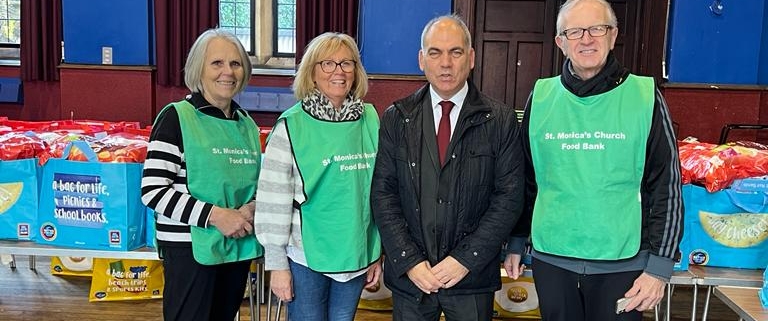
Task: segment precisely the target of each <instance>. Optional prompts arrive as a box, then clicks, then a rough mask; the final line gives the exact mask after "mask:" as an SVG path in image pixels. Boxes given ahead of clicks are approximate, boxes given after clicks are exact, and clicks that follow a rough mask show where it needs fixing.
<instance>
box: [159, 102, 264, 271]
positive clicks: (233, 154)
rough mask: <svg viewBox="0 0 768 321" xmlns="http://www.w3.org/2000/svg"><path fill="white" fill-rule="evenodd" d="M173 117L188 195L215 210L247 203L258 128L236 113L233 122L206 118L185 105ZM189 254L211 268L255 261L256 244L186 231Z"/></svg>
mask: <svg viewBox="0 0 768 321" xmlns="http://www.w3.org/2000/svg"><path fill="white" fill-rule="evenodd" d="M170 106H174V107H175V108H176V112H177V113H178V114H179V123H180V124H181V132H182V137H184V155H185V158H186V163H187V187H188V189H189V193H190V194H191V195H192V196H194V197H195V198H197V199H198V200H201V201H203V202H207V203H211V204H214V205H216V206H218V207H221V208H229V209H237V208H240V207H241V206H243V205H244V204H246V203H248V202H250V201H251V200H253V196H254V195H255V193H256V186H257V181H258V178H259V170H260V169H261V143H260V141H259V128H258V127H257V126H256V123H254V121H253V119H251V117H250V116H249V115H248V114H247V113H245V112H239V114H238V115H239V117H238V121H233V120H225V119H219V118H216V117H212V116H208V115H206V114H204V113H202V112H200V111H198V110H197V109H195V107H194V106H192V105H191V104H190V103H188V102H186V101H181V102H177V103H174V104H171V105H168V106H166V108H169V107H170ZM191 234H192V235H191V236H192V252H193V254H194V257H195V260H196V261H197V262H199V263H200V264H205V265H213V264H221V263H227V262H237V261H243V260H250V259H254V258H257V257H259V256H261V255H262V254H263V248H262V247H261V244H259V242H258V241H257V240H256V236H255V235H253V234H251V235H248V236H246V237H243V238H228V237H225V236H224V235H223V234H221V232H219V230H218V229H216V227H213V226H209V227H208V228H201V227H197V226H191Z"/></svg>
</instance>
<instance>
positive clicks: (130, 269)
mask: <svg viewBox="0 0 768 321" xmlns="http://www.w3.org/2000/svg"><path fill="white" fill-rule="evenodd" d="M164 283H165V280H164V278H163V263H162V261H157V260H120V259H94V260H93V279H92V280H91V291H90V293H89V295H88V301H89V302H99V301H122V300H143V299H159V298H162V297H163V285H164Z"/></svg>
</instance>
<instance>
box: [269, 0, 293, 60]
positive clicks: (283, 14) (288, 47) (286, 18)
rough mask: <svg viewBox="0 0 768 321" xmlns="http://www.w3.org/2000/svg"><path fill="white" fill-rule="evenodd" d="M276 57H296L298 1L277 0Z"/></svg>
mask: <svg viewBox="0 0 768 321" xmlns="http://www.w3.org/2000/svg"><path fill="white" fill-rule="evenodd" d="M275 12H276V13H277V19H276V20H277V28H276V29H275V33H276V34H277V35H276V36H275V44H274V48H275V49H276V50H275V52H274V55H275V56H289V57H294V56H295V55H296V0H277V10H275Z"/></svg>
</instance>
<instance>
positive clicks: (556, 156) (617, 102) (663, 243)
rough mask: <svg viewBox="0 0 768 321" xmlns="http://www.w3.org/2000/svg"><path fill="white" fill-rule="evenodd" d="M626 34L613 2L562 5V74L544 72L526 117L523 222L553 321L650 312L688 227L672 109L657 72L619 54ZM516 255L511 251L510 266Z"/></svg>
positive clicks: (579, 0) (543, 307)
mask: <svg viewBox="0 0 768 321" xmlns="http://www.w3.org/2000/svg"><path fill="white" fill-rule="evenodd" d="M618 32H619V31H618V27H617V21H616V15H615V13H614V12H613V10H612V9H611V5H610V4H609V3H608V2H606V1H605V0H569V1H567V2H566V3H565V4H563V6H562V7H561V8H560V12H559V14H558V17H557V36H556V37H555V42H556V44H557V46H558V47H559V48H560V49H561V50H562V51H563V54H564V55H565V57H566V60H565V63H564V64H563V72H562V74H561V75H560V76H558V77H553V78H547V79H541V80H539V81H537V82H536V85H535V87H534V89H533V93H532V94H531V95H530V97H529V99H528V103H527V106H526V109H525V114H524V116H523V122H522V129H521V134H520V135H521V137H522V141H523V149H524V153H525V155H526V163H525V164H526V170H525V173H526V183H527V189H526V197H525V200H526V202H525V204H526V206H525V210H524V217H525V219H521V224H519V225H520V226H521V227H522V226H525V225H528V226H530V228H531V239H532V243H533V265H532V268H533V276H534V279H535V284H536V290H537V293H538V297H539V305H540V311H541V314H542V318H543V319H544V320H548V321H590V320H622V321H624V320H638V321H639V320H642V313H641V311H644V310H648V309H651V308H653V307H654V306H655V305H656V304H657V303H658V302H659V301H660V300H661V298H662V296H663V290H664V285H665V281H667V280H669V278H670V275H671V274H672V268H673V264H674V261H673V258H674V257H675V255H676V254H677V251H678V245H679V242H680V238H681V236H682V216H683V204H682V199H681V179H680V161H679V157H678V152H677V141H676V139H675V135H674V133H673V130H672V121H671V119H670V115H669V110H668V109H667V106H666V103H665V102H664V98H663V97H662V96H661V93H659V91H658V89H656V88H655V84H654V81H653V78H649V77H640V76H636V75H633V74H631V73H630V72H629V71H628V70H627V69H626V68H624V67H623V66H622V65H621V63H619V61H617V60H616V58H615V57H614V55H613V54H612V52H611V50H612V49H613V46H614V44H615V42H616V37H617V35H618ZM531 218H532V221H531ZM516 252H518V253H519V252H520V249H517V251H516ZM516 260H519V255H517V254H510V255H508V260H507V262H505V265H506V264H507V263H512V262H513V261H516ZM617 301H620V302H623V303H624V304H619V302H617ZM617 313H618V314H617Z"/></svg>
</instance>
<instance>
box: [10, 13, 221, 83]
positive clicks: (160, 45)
mask: <svg viewBox="0 0 768 321" xmlns="http://www.w3.org/2000/svg"><path fill="white" fill-rule="evenodd" d="M24 1H27V0H24ZM154 2H155V37H156V38H155V43H156V48H157V49H156V58H157V61H156V64H157V83H158V84H159V85H164V86H177V87H184V74H183V73H184V63H185V61H186V59H187V53H189V48H191V47H192V43H194V42H195V39H197V37H198V36H199V35H200V34H201V33H202V32H203V31H205V30H207V29H210V28H214V27H216V26H217V25H218V24H219V1H218V0H199V1H198V0H195V1H189V0H155V1H154Z"/></svg>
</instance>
